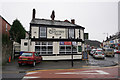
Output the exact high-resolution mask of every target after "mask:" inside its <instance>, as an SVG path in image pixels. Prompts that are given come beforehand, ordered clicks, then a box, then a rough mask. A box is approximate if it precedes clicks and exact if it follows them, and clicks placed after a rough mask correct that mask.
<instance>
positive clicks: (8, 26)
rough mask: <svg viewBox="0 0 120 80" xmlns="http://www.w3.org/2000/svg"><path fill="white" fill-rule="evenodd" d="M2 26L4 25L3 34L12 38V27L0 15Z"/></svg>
mask: <svg viewBox="0 0 120 80" xmlns="http://www.w3.org/2000/svg"><path fill="white" fill-rule="evenodd" d="M0 21H1V23H0V25H2V34H6V35H8V37H10V34H9V30H10V28H11V25H10V24H9V23H8V22H7V21H6V20H5V19H4V18H3V17H2V16H1V15H0Z"/></svg>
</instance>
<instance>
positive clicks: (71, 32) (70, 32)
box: [69, 29, 75, 38]
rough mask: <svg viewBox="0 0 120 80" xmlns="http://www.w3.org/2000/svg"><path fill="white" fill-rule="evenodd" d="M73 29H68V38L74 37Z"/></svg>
mask: <svg viewBox="0 0 120 80" xmlns="http://www.w3.org/2000/svg"><path fill="white" fill-rule="evenodd" d="M74 31H75V30H74V29H69V38H74V35H75V34H74Z"/></svg>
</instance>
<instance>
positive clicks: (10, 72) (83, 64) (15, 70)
mask: <svg viewBox="0 0 120 80" xmlns="http://www.w3.org/2000/svg"><path fill="white" fill-rule="evenodd" d="M119 56H120V55H119V54H115V57H106V58H105V59H104V60H103V59H94V58H93V57H92V56H89V61H82V60H78V61H74V66H73V67H72V66H71V61H42V62H41V63H39V64H37V65H36V66H35V67H32V66H30V65H24V66H21V67H19V66H18V64H17V59H16V60H13V61H12V62H11V63H7V64H6V65H4V66H3V67H2V70H3V74H2V77H3V78H8V80H10V79H11V80H14V79H16V78H17V79H16V80H21V79H22V78H23V77H24V75H25V74H26V72H28V71H35V70H48V69H49V70H51V69H81V68H89V67H91V66H95V67H111V66H115V65H116V63H118V61H119V60H118V59H119ZM3 80H4V79H3ZM5 80H6V79H5Z"/></svg>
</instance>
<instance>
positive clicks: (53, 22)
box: [30, 18, 84, 29]
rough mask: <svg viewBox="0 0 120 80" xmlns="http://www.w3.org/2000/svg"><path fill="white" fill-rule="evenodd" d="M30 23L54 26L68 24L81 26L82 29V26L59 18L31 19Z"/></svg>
mask: <svg viewBox="0 0 120 80" xmlns="http://www.w3.org/2000/svg"><path fill="white" fill-rule="evenodd" d="M30 24H43V25H54V26H70V27H72V26H73V27H81V28H83V29H84V27H82V26H79V25H76V24H72V23H70V22H64V21H59V20H48V19H38V18H35V19H32V20H31V22H30Z"/></svg>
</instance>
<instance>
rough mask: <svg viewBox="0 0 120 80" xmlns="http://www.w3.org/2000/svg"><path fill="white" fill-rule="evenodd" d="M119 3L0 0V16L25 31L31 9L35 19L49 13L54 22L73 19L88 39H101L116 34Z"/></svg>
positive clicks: (106, 0) (109, 0)
mask: <svg viewBox="0 0 120 80" xmlns="http://www.w3.org/2000/svg"><path fill="white" fill-rule="evenodd" d="M118 1H119V0H20V1H16V0H11V1H10V0H2V1H1V3H0V8H1V9H0V15H1V16H2V17H4V18H5V19H6V20H7V21H8V22H9V23H10V24H12V23H13V20H15V19H16V18H17V19H18V20H20V22H21V23H22V25H23V26H24V27H25V29H26V30H27V31H29V27H30V24H29V23H30V21H31V19H32V9H33V8H35V9H36V18H44V19H50V15H51V13H52V10H54V11H55V20H61V21H64V20H65V19H68V20H71V19H75V23H76V24H78V25H80V26H83V27H85V32H87V33H89V39H90V40H99V41H103V40H105V37H106V36H107V34H103V33H108V34H109V35H113V34H115V33H116V32H117V31H118Z"/></svg>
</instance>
